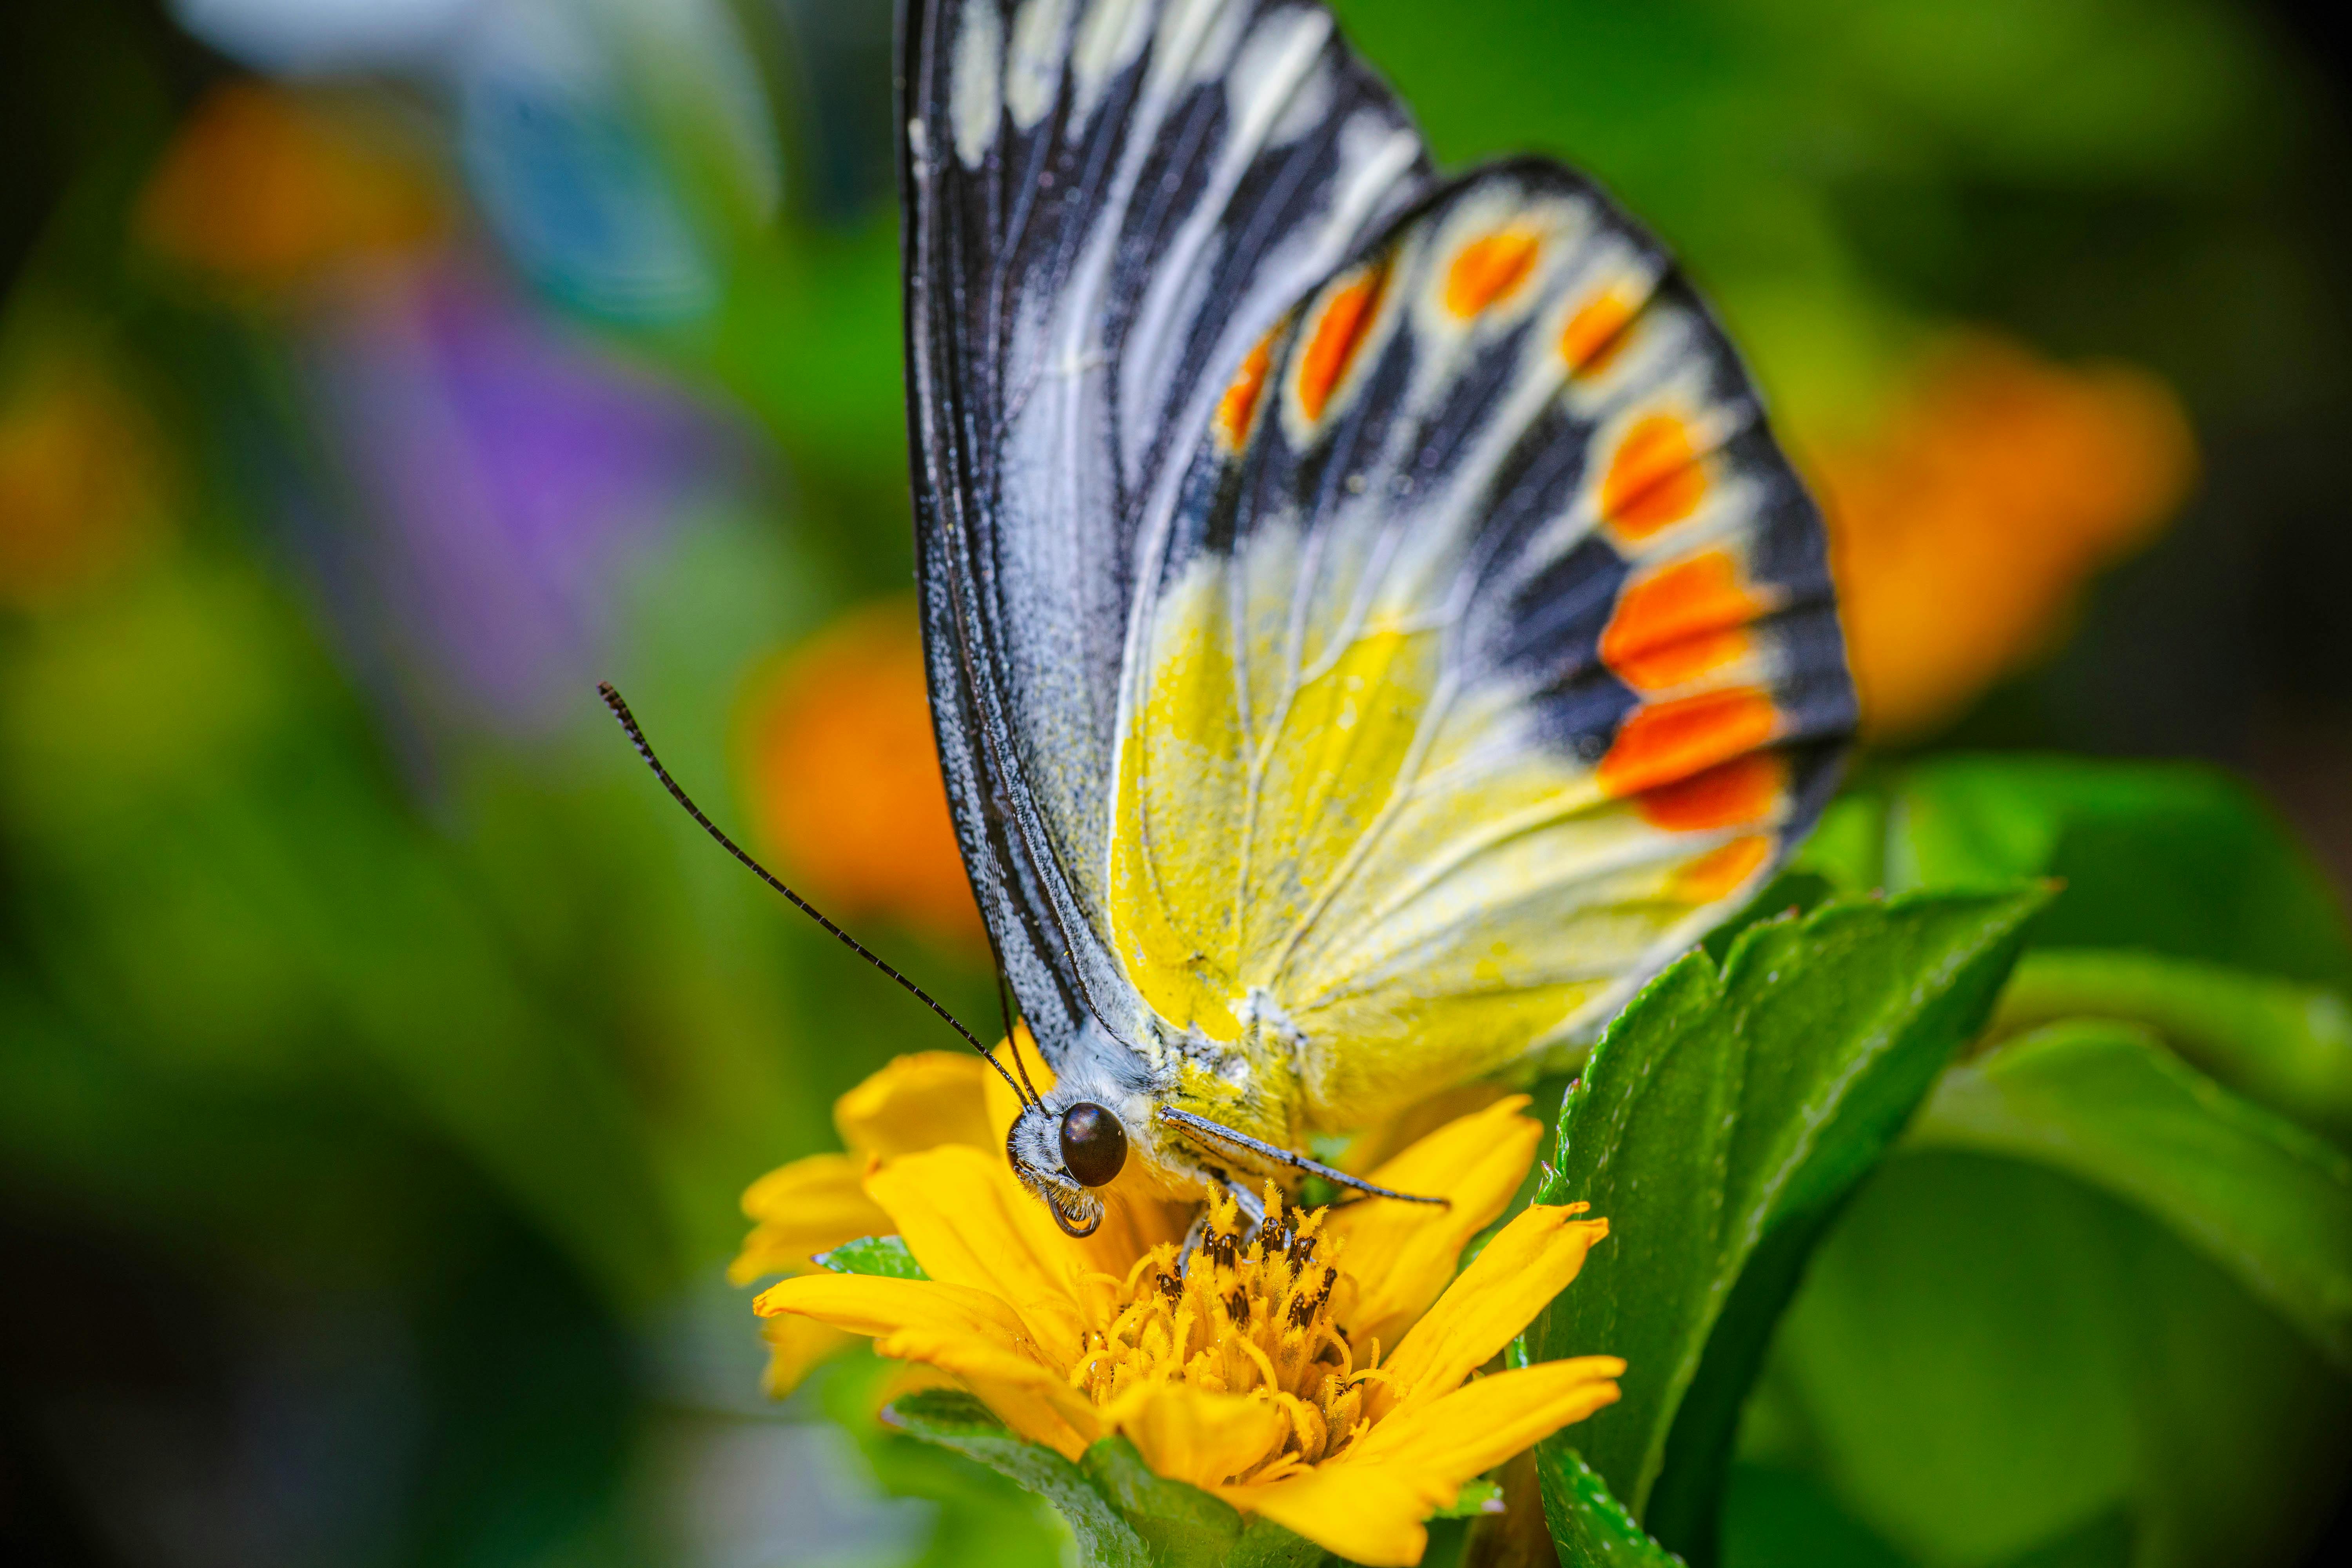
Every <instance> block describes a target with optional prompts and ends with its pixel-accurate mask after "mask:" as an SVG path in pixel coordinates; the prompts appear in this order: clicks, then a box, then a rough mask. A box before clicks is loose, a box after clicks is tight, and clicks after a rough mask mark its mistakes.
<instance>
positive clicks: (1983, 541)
mask: <svg viewBox="0 0 2352 1568" xmlns="http://www.w3.org/2000/svg"><path fill="white" fill-rule="evenodd" d="M1813 458H1814V461H1813V465H1812V466H1813V470H1814V473H1815V474H1816V476H1817V477H1818V478H1819V479H1820V480H1821V483H1822V491H1823V500H1824V503H1825V506H1826V510H1827V511H1828V513H1829V521H1830V536H1831V542H1832V556H1833V561H1834V564H1835V568H1836V573H1837V577H1838V585H1839V591H1840V595H1841V599H1842V613H1843V618H1844V622H1845V632H1846V639H1847V644H1848V647H1849V650H1850V652H1851V654H1852V657H1853V668H1854V676H1855V680H1856V683H1857V684H1858V685H1859V686H1860V688H1861V692H1862V711H1863V723H1864V729H1865V730H1866V731H1867V732H1868V733H1869V734H1870V735H1871V736H1873V737H1874V738H1875V739H1880V740H1903V739H1907V738H1909V737H1912V736H1916V735H1918V734H1921V733H1923V732H1925V731H1929V730H1932V729H1933V728H1935V727H1936V726H1937V725H1938V724H1940V723H1942V722H1944V721H1947V720H1949V719H1951V718H1953V717H1954V716H1956V715H1957V714H1958V711H1959V710H1961V709H1962V708H1963V707H1964V706H1965V705H1966V704H1967V703H1968V702H1969V700H1971V699H1972V698H1974V697H1975V696H1976V695H1977V694H1978V693H1979V692H1980V691H1982V690H1983V689H1984V688H1985V687H1987V686H1989V685H1990V684H1991V683H1992V682H1993V681H1994V680H1996V679H2000V677H2001V676H2003V675H2005V674H2008V673H2010V672H2011V671H2012V670H2014V669H2016V668H2019V667H2020V666H2021V665H2022V664H2024V663H2026V662H2028V661H2030V660H2032V658H2034V657H2035V656H2037V655H2039V654H2042V653H2043V652H2046V651H2047V650H2048V648H2049V647H2050V645H2051V644H2052V643H2053V641H2054V640H2055V639H2056V638H2057V637H2059V636H2060V635H2062V633H2063V629H2064V626H2065V623H2066V621H2067V619H2068V617H2069V616H2070V615H2071V613H2072V611H2073V609H2074V605H2075V601H2076V598H2077V596H2078V595H2079V594H2080V592H2081V590H2082V587H2083V585H2084V583H2085V581H2086V580H2088V579H2089V578H2090V576H2091V575H2092V574H2095V573H2096V572H2098V571H2099V570H2100V569H2102V568H2103V567H2105V566H2107V565H2109V564H2111V563H2114V562H2116V561H2117V560H2119V559H2121V558H2122V557H2124V556H2126V555H2128V554H2129V553H2131V552H2133V551H2135V550H2137V549H2138V548H2139V547H2140V546H2141V545H2143V544H2145V543H2147V541H2148V540H2149V539H2150V538H2151V537H2152V536H2153V535H2154V534H2155V533H2156V532H2157V531H2159V530H2160V529H2161V527H2162V526H2163V524H2164V523H2165V522H2166V521H2167V520H2168V519H2169V517H2170V516H2171V514H2172V512H2173V511H2174V510H2175V509H2176V508H2178V507H2179V504H2180V502H2181V500H2182V499H2183V498H2184V497H2185V496H2186V494H2187V493H2188V490H2189V484H2190V482H2191V480H2192V479H2193V478H2194V475H2195V470H2196V442H2195V438H2194V437H2193V436H2192V435H2191V433H2190V430H2189V420H2188V416H2187V415H2186V414H2185V413H2184V412H2183V411H2182V409H2181V406H2180V404H2179V399H2178V398H2176V397H2175V396H2174V395H2173V394H2172V392H2171V390H2170V388H2168V387H2167V386H2166V385H2165V384H2164V383H2163V382H2161V381H2159V380H2158V379H2157V378H2156V377H2155V376H2153V375H2151V374H2148V373H2147V372H2145V371H2141V370H2137V369H2133V368H2131V367H2128V366H2124V365H2112V364H2110V365H2092V366H2085V367H2083V368H2080V369H2072V368H2068V367H2065V366H2063V365H2058V364H2054V363H2051V362H2049V361H2047V360H2044V359H2042V358H2041V357H2039V356H2038V355H2036V354H2034V353H2032V352H2031V351H2030V350H2028V349H2026V348H2024V347H2022V346H2021V345H2019V344H2016V343H2012V342H2006V341H2004V340H2001V339H1999V338H1996V337H1992V336H1990V335H1971V336H1968V337H1963V338H1959V339H1957V340H1954V341H1952V342H1948V343H1947V344H1946V345H1945V346H1943V347H1942V348H1940V349H1938V350H1937V351H1936V352H1935V353H1932V354H1931V355H1929V356H1928V358H1927V360H1926V361H1925V362H1924V363H1922V365H1921V367H1920V372H1919V374H1918V376H1917V379H1916V383H1915V384H1914V386H1913V387H1912V389H1911V391H1910V392H1909V394H1908V395H1907V396H1906V397H1905V398H1904V399H1903V400H1902V401H1901V402H1900V403H1899V404H1898V405H1896V407H1895V409H1894V411H1893V412H1892V414H1891V415H1890V416H1888V417H1887V419H1886V420H1885V424H1884V425H1883V426H1881V428H1880V429H1879V430H1878V431H1877V432H1876V433H1875V434H1874V436H1873V437H1870V438H1867V439H1864V440H1861V441H1854V442H1848V443H1844V444H1841V445H1832V446H1829V447H1825V448H1823V449H1822V450H1819V451H1816V452H1815V453H1814V454H1813Z"/></svg>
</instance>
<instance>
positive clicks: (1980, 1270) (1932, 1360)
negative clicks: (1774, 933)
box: [1742, 1145, 2352, 1568]
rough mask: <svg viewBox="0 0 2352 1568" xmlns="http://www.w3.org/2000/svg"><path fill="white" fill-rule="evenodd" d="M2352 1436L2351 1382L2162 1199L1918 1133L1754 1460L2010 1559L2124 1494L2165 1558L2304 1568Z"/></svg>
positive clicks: (1803, 1351) (1801, 1309) (1759, 1396)
mask: <svg viewBox="0 0 2352 1568" xmlns="http://www.w3.org/2000/svg"><path fill="white" fill-rule="evenodd" d="M1768 1432H1769V1433H1770V1434H1771V1435H1770V1436H1766V1434H1767V1433H1768ZM1759 1439H1760V1441H1759ZM2347 1452H2352V1379H2347V1377H2346V1376H2345V1375H2344V1374H2343V1373H2339V1372H2336V1371H2334V1370H2332V1369H2331V1368H2330V1367H2329V1365H2328V1363H2326V1360H2324V1359H2323V1358H2322V1357H2321V1356H2320V1354H2319V1352H2317V1351H2315V1349H2313V1348H2312V1346H2311V1344H2310V1342H2309V1341H2308V1340H2306V1339H2305V1337H2304V1336H2303V1335H2301V1334H2299V1333H2297V1332H2296V1331H2294V1329H2293V1328H2292V1327H2290V1326H2289V1325H2288V1324H2287V1323H2286V1322H2285V1321H2284V1320H2283V1319H2281V1318H2280V1317H2279V1316H2278V1315H2277V1314H2276V1313H2275V1312H2273V1310H2271V1309H2270V1308H2269V1307H2268V1306H2266V1305H2264V1304H2263V1303H2262V1302H2260V1301H2257V1300H2255V1299H2254V1298H2253V1297H2252V1295H2251V1294H2250V1293H2248V1291H2247V1290H2246V1289H2245V1288H2244V1287H2243V1286H2242V1284H2241V1283H2239V1282H2238V1281H2237V1280H2236V1279H2234V1278H2232V1277H2231V1275H2230V1274H2229V1273H2228V1272H2226V1271H2225V1270H2223V1269H2222V1268H2220V1267H2219V1266H2218V1265H2216V1264H2214V1263H2213V1262H2211V1261H2210V1260H2209V1259H2208V1258H2205V1257H2203V1256H2201V1255H2200V1254H2199V1253H2198V1252H2196V1251H2194V1250H2192V1249H2191V1248H2190V1247H2188V1246H2187V1245H2186V1244H2184V1243H2183V1242H2182V1241H2181V1240H2180V1239H2179V1237H2178V1236H2177V1235H2175V1234H2174V1233H2173V1232H2171V1231H2169V1230H2167V1229H2166V1228H2164V1227H2163V1226H2161V1225H2159V1224H2158V1222H2157V1220H2156V1219H2155V1218H2154V1217H2153V1216H2151V1215H2147V1214H2145V1213H2143V1212H2141V1211H2140V1210H2139V1209H2137V1208H2136V1207H2134V1206H2132V1205H2128V1204H2126V1203H2123V1202H2121V1201H2119V1200H2117V1199H2116V1198H2114V1197H2112V1196H2110V1195H2108V1194H2105V1193H2104V1192H2100V1191H2097V1190H2095V1189H2094V1188H2092V1187H2089V1186H2086V1185H2084V1184H2083V1183H2081V1182H2079V1181H2076V1180H2074V1178H2072V1177H2070V1176H2065V1175H2062V1174H2060V1173H2057V1172H2054V1171H2052V1170H2050V1169H2048V1168H2046V1167H2043V1166H2040V1165H2032V1164H2024V1163H2019V1162H2017V1161H2014V1160H2011V1159H2006V1158H1997V1157H1992V1156H1988V1155H1982V1154H1977V1153H1972V1152H1962V1151H1958V1150H1949V1149H1920V1148H1915V1147H1911V1146H1909V1145H1905V1146H1903V1147H1899V1148H1898V1149H1897V1150H1896V1152H1895V1154H1894V1155H1893V1156H1892V1157H1890V1158H1889V1159H1888V1160H1887V1161H1886V1162H1885V1163H1884V1165H1882V1166H1881V1168H1880V1170H1879V1173H1878V1174H1877V1175H1875V1176H1874V1177H1873V1178H1872V1180H1871V1181H1870V1182H1869V1183H1867V1184H1865V1185H1864V1187H1863V1188H1862V1189H1861V1190H1860V1191H1859V1192H1858V1193H1857V1194H1855V1198H1854V1201H1853V1204H1852V1205H1849V1206H1848V1208H1847V1210H1846V1212H1845V1214H1844V1215H1843V1216H1842V1217H1841V1218H1840V1220H1839V1222H1838V1224H1837V1225H1836V1226H1835V1227H1833V1228H1832V1231H1831V1233H1830V1234H1829V1236H1828V1237H1825V1238H1824V1239H1823V1241H1822V1246H1821V1247H1820V1248H1819V1249H1818V1250H1817V1251H1816V1252H1815V1254H1814V1256H1813V1259H1812V1262H1811V1265H1810V1266H1809V1268H1807V1270H1806V1276H1805V1281H1804V1285H1803V1287H1802V1289H1801V1290H1800V1291H1799V1293H1798V1295H1797V1298H1796V1300H1794V1301H1793V1302H1792V1303H1791V1304H1790V1310H1789V1311H1788V1312H1787V1313H1786V1315H1785V1316H1784V1317H1783V1318H1782V1320H1781V1323H1780V1331H1779V1332H1778V1334H1777V1335H1776V1336H1775V1340H1774V1348H1773V1352H1772V1362H1771V1365H1770V1367H1769V1371H1768V1373H1767V1374H1766V1376H1765V1377H1764V1378H1763V1379H1762V1380H1761V1382H1760V1383H1759V1385H1758V1388H1757V1392H1756V1396H1755V1398H1754V1399H1753V1400H1752V1401H1751V1405H1750V1413H1749V1420H1748V1426H1747V1427H1746V1428H1745V1430H1744V1431H1743V1455H1742V1458H1743V1459H1744V1460H1755V1461H1759V1462H1769V1463H1770V1464H1773V1465H1775V1466H1777V1467H1793V1468H1801V1469H1803V1470H1806V1471H1808V1472H1810V1473H1811V1474H1813V1475H1815V1476H1817V1477H1818V1478H1819V1479H1821V1481H1822V1483H1823V1484H1824V1486H1825V1488H1826V1489H1827V1494H1828V1495H1829V1496H1831V1497H1832V1498H1833V1499H1834V1500H1835V1501H1836V1503H1837V1505H1838V1506H1839V1507H1840V1508H1841V1509H1842V1510H1844V1511H1846V1512H1848V1513H1850V1514H1851V1515H1852V1516H1853V1518H1854V1519H1855V1520H1857V1521H1860V1522H1861V1523H1863V1524H1864V1526H1866V1527H1867V1528H1868V1529H1869V1530H1870V1531H1872V1532H1874V1533H1875V1534H1876V1535H1878V1536H1879V1537H1881V1538H1882V1539H1883V1540H1885V1542H1889V1543H1890V1544H1891V1545H1893V1546H1894V1547H1895V1548H1896V1549H1898V1550H1899V1551H1900V1552H1903V1553H1904V1554H1905V1555H1906V1557H1908V1558H1910V1559H1911V1560H1913V1561H1915V1562H1917V1563H1937V1564H1960V1563H2006V1562H2010V1561H2011V1560H2014V1559H2017V1558H2019V1557H2021V1556H2023V1555H2025V1554H2027V1553H2029V1552H2032V1551H2033V1550H2035V1549H2036V1548H2037V1547H2038V1546H2039V1545H2040V1544H2042V1543H2043V1542H2050V1541H2052V1540H2053V1538H2055V1537H2058V1536H2060V1535H2063V1533H2065V1532H2067V1531H2070V1530H2072V1529H2073V1528H2074V1527H2075V1526H2077V1525H2079V1524H2080V1523H2081V1521H2084V1520H2086V1519H2092V1518H2095V1517H2096V1516H2098V1515H2100V1514H2102V1513H2106V1512H2109V1511H2111V1510H2116V1509H2117V1508H2123V1509H2126V1510H2128V1511H2129V1513H2130V1515H2131V1517H2132V1521H2133V1524H2134V1526H2135V1531H2136V1534H2137V1540H2138V1542H2139V1551H2140V1552H2141V1553H2142V1555H2141V1557H2140V1558H2139V1561H2141V1562H2143V1563H2147V1564H2151V1565H2152V1564H2157V1563H2165V1564H2171V1565H2173V1568H2190V1565H2193V1564H2217V1565H2218V1564H2224V1563H2226V1564H2231V1565H2232V1568H2236V1565H2239V1564H2244V1565H2246V1568H2262V1565H2271V1568H2284V1565H2285V1564H2290V1563H2296V1562H2300V1561H2303V1560H2304V1553H2305V1551H2306V1550H2307V1543H2308V1542H2309V1541H2310V1540H2311V1539H2312V1538H2313V1535H2314V1533H2315V1531H2316V1530H2317V1529H2318V1528H2319V1527H2320V1526H2321V1525H2322V1524H2323V1523H2324V1522H2325V1521H2326V1518H2327V1516H2328V1513H2329V1511H2330V1510H2332V1509H2333V1508H2334V1506H2335V1499H2336V1497H2337V1495H2338V1494H2339V1492H2340V1489H2341V1488H2342V1485H2343V1478H2344V1459H2343V1456H2344V1455H2345V1454H2346V1453H2347Z"/></svg>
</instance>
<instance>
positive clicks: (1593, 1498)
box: [1536, 1443, 1682, 1568]
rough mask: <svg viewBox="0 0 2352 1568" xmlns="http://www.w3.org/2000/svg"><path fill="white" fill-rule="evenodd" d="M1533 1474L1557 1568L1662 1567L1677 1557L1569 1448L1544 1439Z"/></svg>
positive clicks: (1665, 1567) (1596, 1472)
mask: <svg viewBox="0 0 2352 1568" xmlns="http://www.w3.org/2000/svg"><path fill="white" fill-rule="evenodd" d="M1536 1476H1537V1479H1538V1480H1539V1481H1540V1483H1541V1484H1542V1488H1543V1504H1544V1520H1545V1521H1546V1522H1547V1523H1549V1525H1550V1526H1551V1539H1552V1544H1553V1545H1554V1546H1555V1547H1557V1548H1559V1561H1560V1568H1668V1565H1669V1564H1675V1565H1679V1564H1680V1563H1682V1559H1681V1558H1679V1557H1677V1556H1675V1554H1674V1553H1673V1552H1669V1551H1667V1550H1666V1549H1665V1548H1664V1547H1663V1546H1661V1545H1659V1544H1658V1543H1657V1542H1655V1541H1653V1540H1651V1539H1650V1537H1649V1536H1648V1534H1646V1533H1645V1532H1644V1531H1643V1529H1642V1527H1641V1526H1640V1525H1639V1524H1636V1523H1635V1522H1634V1521H1633V1515H1632V1514H1630V1513H1628V1512H1626V1511H1625V1505H1624V1504H1623V1503H1621V1502H1619V1501H1618V1500H1617V1499H1616V1498H1615V1497H1614V1496H1612V1494H1611V1492H1610V1490H1609V1483H1608V1482H1606V1481H1604V1480H1602V1479H1601V1476H1600V1473H1599V1472H1598V1471H1596V1470H1594V1469H1593V1468H1592V1467H1591V1466H1590V1465H1588V1464H1586V1463H1585V1462H1584V1456H1583V1455H1581V1454H1580V1453H1578V1452H1577V1451H1576V1450H1575V1449H1574V1448H1571V1447H1569V1446H1568V1445H1566V1444H1564V1443H1548V1444H1546V1445H1544V1447H1542V1448H1541V1449H1539V1450H1538V1452H1537V1455H1536Z"/></svg>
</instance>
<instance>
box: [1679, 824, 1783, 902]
mask: <svg viewBox="0 0 2352 1568" xmlns="http://www.w3.org/2000/svg"><path fill="white" fill-rule="evenodd" d="M1770 858H1772V840H1771V839H1770V838H1769V837H1765V836H1764V835H1762V834H1751V835H1750V836H1749V837H1746V838H1735V839H1733V840H1732V841H1731V842H1730V843H1728V844H1726V845H1724V846H1723V847H1721V848H1719V849H1710V850H1708V851H1707V852H1706V854H1704V855H1702V856H1700V857H1699V858H1697V859H1696V860H1694V861H1692V862H1691V863H1690V864H1689V865H1687V866H1685V867H1684V868H1682V869H1681V870H1679V871H1676V872H1675V875H1674V890H1675V893H1676V894H1678V895H1679V896H1681V897H1682V898H1685V899H1687V900H1690V901H1691V902H1692V903H1694V904H1711V903H1713V902H1715V900H1717V899H1719V898H1722V897H1723V896H1724V895H1725V894H1727V893H1728V892H1730V891H1732V890H1733V889H1736V888H1738V886H1739V885H1740V884H1741V883H1742V882H1745V881H1746V880H1748V878H1750V877H1752V876H1754V875H1755V874H1756V873H1757V872H1758V871H1759V869H1761V868H1762V867H1763V865H1764V862H1766V861H1767V860H1769V859H1770Z"/></svg>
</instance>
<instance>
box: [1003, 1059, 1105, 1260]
mask: <svg viewBox="0 0 2352 1568" xmlns="http://www.w3.org/2000/svg"><path fill="white" fill-rule="evenodd" d="M1004 1152H1005V1156H1006V1158H1008V1159H1010V1160H1011V1161H1012V1162H1013V1173H1015V1174H1016V1175H1018V1176H1019V1177H1020V1178H1021V1181H1022V1184H1023V1185H1024V1186H1026V1187H1027V1188H1028V1189H1029V1190H1030V1191H1031V1192H1032V1193H1034V1194H1036V1195H1037V1196H1038V1197H1039V1198H1040V1199H1042V1200H1043V1201H1044V1202H1045V1206H1046V1207H1047V1208H1049V1209H1051V1210H1053V1211H1054V1221H1055V1224H1056V1225H1059V1226H1061V1227H1062V1229H1063V1230H1064V1231H1065V1232H1066V1233H1067V1234H1069V1235H1071V1236H1078V1237H1083V1236H1092V1235H1093V1234H1094V1232H1095V1227H1096V1226H1099V1225H1101V1224H1102V1215H1103V1205H1102V1199H1101V1198H1100V1197H1099V1196H1098V1195H1097V1189H1098V1188H1102V1187H1107V1186H1108V1185H1110V1184H1111V1183H1112V1182H1114V1181H1116V1180H1118V1173H1119V1172H1121V1171H1122V1170H1125V1169H1126V1168H1127V1155H1128V1135H1127V1127H1126V1124H1125V1123H1124V1122H1123V1121H1120V1119H1119V1115H1118V1111H1116V1110H1112V1109H1111V1108H1110V1107H1108V1106H1107V1105H1104V1104H1101V1103H1100V1102H1098V1101H1097V1100H1085V1099H1078V1098H1075V1097H1072V1098H1068V1099H1065V1098H1063V1097H1061V1096H1057V1095H1055V1094H1052V1093H1050V1092H1049V1093H1048V1094H1047V1095H1046V1096H1045V1099H1044V1100H1043V1101H1042V1102H1040V1103H1037V1104H1033V1105H1029V1106H1026V1107H1024V1109H1023V1110H1022V1112H1021V1114H1020V1115H1019V1116H1018V1117H1016V1118H1014V1120H1013V1128H1012V1131H1010V1132H1008V1133H1007V1134H1006V1135H1005V1139H1004Z"/></svg>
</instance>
